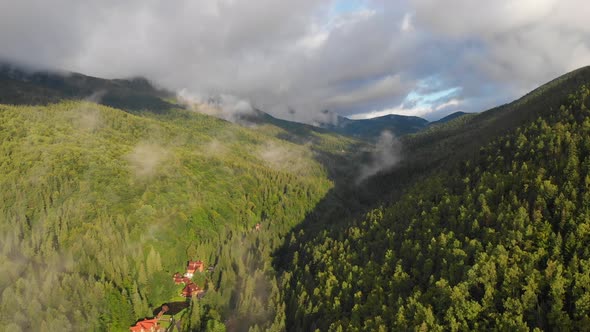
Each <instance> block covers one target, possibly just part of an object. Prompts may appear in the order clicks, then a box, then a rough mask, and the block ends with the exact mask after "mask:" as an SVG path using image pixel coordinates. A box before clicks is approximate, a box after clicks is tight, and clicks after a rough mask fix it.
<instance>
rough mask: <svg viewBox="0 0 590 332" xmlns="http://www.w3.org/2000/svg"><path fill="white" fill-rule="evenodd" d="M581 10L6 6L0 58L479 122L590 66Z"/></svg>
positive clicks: (204, 91) (463, 2)
mask: <svg viewBox="0 0 590 332" xmlns="http://www.w3.org/2000/svg"><path fill="white" fill-rule="evenodd" d="M589 13H590V1H586V0H519V1H514V0H496V1H476V0H445V1H438V0H298V1H278V0H242V1H239V0H169V1H156V0H129V1H119V0H102V1H94V2H90V1H76V0H53V1H46V0H20V1H2V2H0V45H2V47H1V48H0V59H2V60H4V61H11V62H15V63H18V64H21V65H26V66H31V67H34V68H38V69H60V70H67V71H76V72H81V73H84V74H88V75H93V76H99V77H105V78H124V77H131V76H144V77H147V78H148V79H150V80H151V81H153V82H154V83H155V84H157V85H158V86H161V87H164V88H167V89H170V90H173V91H183V93H184V94H190V95H191V96H194V98H196V99H199V98H200V99H203V100H206V99H207V98H208V97H209V96H219V95H224V96H232V98H233V99H235V100H240V101H246V102H247V103H249V104H251V105H253V106H254V107H257V108H259V109H261V110H263V111H266V112H269V113H271V114H273V115H275V116H279V117H284V118H289V119H295V120H299V121H303V122H308V123H313V122H316V121H321V120H322V116H323V114H325V113H322V111H323V110H329V111H331V112H334V113H337V114H339V115H342V116H347V117H351V118H355V119H364V118H370V117H374V116H382V115H387V114H403V115H415V116H421V117H424V118H426V119H429V120H434V119H438V118H440V117H442V116H444V115H447V114H450V113H452V112H455V111H464V112H479V111H483V110H486V109H489V108H491V107H493V106H496V105H499V104H503V103H506V102H509V101H511V100H513V99H515V98H518V97H519V96H521V95H523V94H525V93H526V92H528V91H530V90H532V89H534V88H535V87H537V86H539V85H541V84H543V83H545V82H547V81H549V80H551V79H553V78H555V77H557V76H559V75H561V74H564V73H566V72H568V71H571V70H573V69H576V68H578V67H582V66H586V65H589V64H590V24H588V23H587V17H588V14H589Z"/></svg>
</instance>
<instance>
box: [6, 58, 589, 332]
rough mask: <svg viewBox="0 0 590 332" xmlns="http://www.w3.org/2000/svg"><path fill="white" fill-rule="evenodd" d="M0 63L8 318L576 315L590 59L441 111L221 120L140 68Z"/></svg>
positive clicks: (437, 321)
mask: <svg viewBox="0 0 590 332" xmlns="http://www.w3.org/2000/svg"><path fill="white" fill-rule="evenodd" d="M0 77H1V79H0V84H1V89H0V188H2V190H1V191H0V201H2V202H3V204H2V205H0V293H1V296H0V324H2V326H5V328H6V329H7V330H14V331H18V330H21V331H31V330H35V331H36V330H112V331H128V330H129V326H132V325H134V324H135V323H136V322H137V321H138V320H142V319H143V318H145V317H153V316H156V315H157V314H158V313H159V312H160V310H161V309H162V308H164V304H168V305H167V307H168V308H170V311H169V312H168V313H164V317H165V319H163V320H161V321H160V324H162V325H163V327H164V328H168V327H169V324H170V323H169V322H170V319H172V320H173V321H174V322H178V326H180V327H181V328H182V330H186V331H200V330H211V331H259V330H271V331H284V330H293V331H315V330H320V331H330V330H334V331H338V330H342V331H379V330H416V329H419V330H493V329H499V330H533V329H539V330H583V329H584V328H586V326H587V323H588V321H590V316H589V308H590V306H589V305H588V303H590V302H589V299H590V295H589V294H590V289H589V288H588V284H589V282H590V281H589V280H588V274H589V273H590V251H589V250H588V248H587V246H585V243H587V242H588V241H590V238H589V234H590V232H589V231H588V229H590V223H589V221H588V215H589V212H588V206H590V189H589V183H590V166H589V165H590V141H589V139H588V137H590V129H589V128H590V111H589V108H590V103H589V99H588V96H589V95H590V91H589V90H588V88H587V87H588V84H589V83H590V67H585V68H580V69H579V70H576V71H573V72H571V73H568V74H566V75H564V76H561V77H559V78H557V79H555V80H553V81H551V82H549V83H547V84H545V85H543V86H541V87H539V88H538V89H535V90H534V91H532V92H531V93H529V94H527V95H525V96H523V97H522V98H520V99H518V100H516V101H514V102H512V103H508V104H506V105H502V106H499V107H497V108H494V109H491V110H488V111H486V112H482V113H478V114H467V115H460V116H459V115H451V116H449V117H447V118H446V119H443V121H439V122H438V123H437V124H436V125H429V123H428V122H427V121H426V120H423V119H419V118H411V117H401V116H387V117H382V118H377V119H370V120H348V119H338V125H333V126H332V127H329V126H326V128H318V127H315V126H310V125H305V124H299V123H293V122H289V121H285V120H281V119H277V118H274V117H272V116H270V115H268V114H266V113H264V112H262V111H259V110H254V111H252V112H244V113H239V114H235V116H234V117H233V118H232V119H231V120H232V121H234V122H235V123H234V122H230V121H225V120H223V119H219V118H216V117H212V116H208V115H205V114H202V113H199V112H195V111H192V110H191V108H190V107H185V106H179V105H178V104H179V102H178V101H177V100H176V98H175V97H174V96H172V95H171V94H170V93H169V92H166V91H163V90H159V89H157V88H154V87H153V86H152V85H151V84H150V83H149V82H148V81H146V80H144V79H129V80H107V79H100V78H92V77H88V76H84V75H82V74H63V73H52V72H41V73H34V72H26V71H19V70H15V69H14V68H13V67H10V66H9V67H8V68H4V69H2V74H1V75H0ZM90 96H92V98H90ZM238 124H241V125H238ZM396 126H397V127H396ZM395 128H398V129H397V130H398V132H396V129H395ZM362 130H366V133H361V131H362ZM383 130H390V131H392V132H393V134H395V135H397V136H399V139H398V140H394V139H393V138H392V137H391V136H389V138H390V139H389V140H387V139H379V140H377V141H374V140H375V138H376V137H377V136H379V135H381V132H382V131H383ZM399 130H401V131H399ZM404 130H405V131H404ZM339 133H342V134H345V135H346V136H344V135H341V134H339ZM386 136H387V135H386ZM354 137H357V138H359V139H356V138H354ZM385 138H387V137H385ZM366 174H368V175H366ZM188 260H202V261H203V262H204V264H205V266H206V269H205V270H204V272H197V273H195V276H194V277H193V279H192V282H194V283H195V284H196V286H190V287H192V288H191V289H195V288H194V287H199V289H202V290H203V292H200V293H199V296H198V297H197V296H195V297H194V298H184V297H180V296H179V294H180V293H181V291H182V289H183V287H184V285H177V284H175V282H174V280H173V278H172V277H173V275H175V273H176V272H184V271H185V267H186V266H187V264H186V263H187V261H188ZM185 282H188V281H185Z"/></svg>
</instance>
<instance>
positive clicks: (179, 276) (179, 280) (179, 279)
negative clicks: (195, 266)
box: [172, 272, 191, 285]
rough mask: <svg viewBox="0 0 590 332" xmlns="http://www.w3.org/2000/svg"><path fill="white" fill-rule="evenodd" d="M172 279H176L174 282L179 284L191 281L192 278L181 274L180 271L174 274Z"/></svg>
mask: <svg viewBox="0 0 590 332" xmlns="http://www.w3.org/2000/svg"><path fill="white" fill-rule="evenodd" d="M172 280H174V283H175V284H177V285H180V284H186V283H188V282H190V281H191V279H190V278H187V277H185V276H183V275H182V274H180V272H176V273H174V275H173V276H172Z"/></svg>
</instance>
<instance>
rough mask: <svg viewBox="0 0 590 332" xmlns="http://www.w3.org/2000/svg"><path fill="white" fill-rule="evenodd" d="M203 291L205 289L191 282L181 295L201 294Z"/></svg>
mask: <svg viewBox="0 0 590 332" xmlns="http://www.w3.org/2000/svg"><path fill="white" fill-rule="evenodd" d="M202 292H203V290H202V289H200V288H199V286H197V284H195V283H192V282H191V283H188V284H187V285H186V286H184V288H183V289H182V293H181V295H182V296H184V297H192V296H193V295H199V294H200V293H202Z"/></svg>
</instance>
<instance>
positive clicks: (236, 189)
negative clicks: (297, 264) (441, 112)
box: [0, 101, 353, 331]
mask: <svg viewBox="0 0 590 332" xmlns="http://www.w3.org/2000/svg"><path fill="white" fill-rule="evenodd" d="M278 135H284V131H283V130H281V129H280V128H277V127H268V128H264V127H261V128H259V129H258V130H256V131H254V130H249V129H246V128H243V127H240V126H238V125H234V124H231V123H228V122H226V121H222V120H219V119H216V118H212V117H208V116H204V115H200V114H197V113H192V112H188V111H185V110H181V109H176V110H168V111H167V112H166V114H154V113H144V114H140V115H137V114H135V115H134V114H130V113H127V112H124V111H121V110H118V109H114V108H110V107H106V106H102V105H98V104H96V103H91V102H83V101H63V102H60V103H57V104H49V105H47V106H9V105H1V106H0V142H1V144H0V187H1V188H2V191H0V201H1V202H2V203H3V204H2V205H1V206H0V219H1V220H2V223H0V234H2V235H1V236H2V240H1V241H0V244H1V245H0V267H1V268H2V271H1V273H0V289H1V290H2V292H1V298H0V322H1V324H2V325H3V326H5V327H7V328H8V330H11V331H19V330H20V331H31V330H39V331H44V330H45V331H55V330H68V331H74V330H78V331H91V330H121V331H127V330H128V327H129V326H130V325H132V324H133V323H134V322H135V321H136V320H138V319H141V318H143V317H150V316H152V310H153V309H154V308H156V307H158V306H160V305H161V304H163V303H166V302H167V301H169V300H170V299H171V298H173V297H174V296H176V295H178V292H179V290H178V286H175V285H174V283H173V282H172V275H173V274H174V273H175V272H177V271H180V270H182V269H183V268H184V267H185V265H186V261H187V260H189V259H200V260H203V261H204V262H205V263H206V265H207V266H212V267H214V270H213V271H212V272H211V273H208V274H207V276H206V278H204V280H200V282H201V284H200V287H203V288H205V289H206V290H207V296H206V297H205V298H204V299H203V300H201V301H199V302H198V304H199V305H200V306H201V307H202V308H201V309H200V312H201V314H200V315H197V314H196V313H195V314H193V316H199V317H200V316H202V317H203V318H202V319H199V320H196V319H194V318H193V319H192V320H189V319H185V320H184V323H185V325H186V326H185V328H186V329H187V330H188V329H192V330H200V329H201V328H205V327H208V328H211V329H213V330H215V329H217V330H224V327H223V323H227V324H231V322H232V321H239V322H241V323H240V324H243V322H248V324H245V325H242V326H246V328H245V329H246V330H247V328H248V326H249V325H256V324H257V323H258V324H260V326H261V327H264V328H270V329H274V330H277V331H279V330H283V329H284V328H285V325H284V319H283V318H282V317H284V313H281V312H280V311H281V310H282V309H281V306H280V305H279V304H278V303H277V301H278V300H276V298H278V288H277V284H276V280H275V276H274V274H273V273H274V272H273V269H272V267H271V266H270V263H269V262H270V258H269V256H270V254H271V250H272V249H273V248H274V247H276V246H277V245H278V244H279V243H281V241H282V240H283V236H285V234H286V233H287V231H288V230H289V229H290V228H291V227H292V226H293V225H294V224H296V223H297V222H298V221H299V220H301V219H303V217H304V215H305V213H306V212H308V211H310V210H311V209H312V208H313V206H314V204H315V202H317V201H318V200H319V199H320V198H321V197H322V196H323V195H324V194H325V193H326V192H327V191H328V190H329V188H330V187H331V186H332V184H331V181H330V180H329V179H328V178H327V174H326V171H325V167H324V166H323V165H322V164H320V163H319V162H317V161H316V160H315V159H314V158H313V156H314V154H317V153H320V152H321V151H319V150H316V151H312V150H311V149H310V148H309V147H308V146H304V145H297V144H293V143H290V142H287V141H285V140H281V139H277V138H275V137H276V136H278ZM315 142H316V144H315V148H317V149H322V148H325V149H326V152H327V151H331V150H337V151H343V149H348V147H349V146H353V144H352V143H353V141H351V140H346V139H344V140H335V139H334V138H333V137H330V136H329V135H327V134H317V136H316V137H315ZM244 151H248V152H247V153H245V152H244ZM257 223H260V224H261V230H260V231H258V232H255V231H254V227H255V225H256V224H257ZM193 311H196V309H195V310H193ZM275 317H276V318H275ZM189 321H190V324H189ZM199 321H200V322H201V323H198V322H199ZM238 330H244V328H240V329H238Z"/></svg>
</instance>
